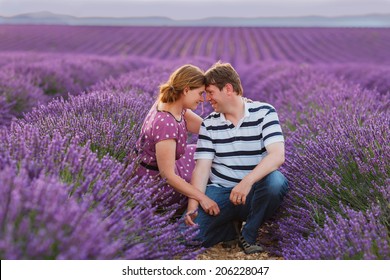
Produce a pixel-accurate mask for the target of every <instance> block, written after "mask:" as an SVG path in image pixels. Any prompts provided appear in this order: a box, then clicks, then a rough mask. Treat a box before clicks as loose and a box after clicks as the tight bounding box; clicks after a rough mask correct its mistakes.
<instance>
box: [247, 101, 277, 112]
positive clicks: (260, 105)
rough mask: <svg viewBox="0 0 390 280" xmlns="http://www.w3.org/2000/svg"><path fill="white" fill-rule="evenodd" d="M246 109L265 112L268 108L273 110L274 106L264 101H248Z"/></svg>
mask: <svg viewBox="0 0 390 280" xmlns="http://www.w3.org/2000/svg"><path fill="white" fill-rule="evenodd" d="M248 110H249V112H250V113H256V112H257V113H260V114H261V113H263V114H265V113H267V112H269V111H270V110H275V107H274V106H272V105H271V104H269V103H266V102H260V101H253V102H249V103H248Z"/></svg>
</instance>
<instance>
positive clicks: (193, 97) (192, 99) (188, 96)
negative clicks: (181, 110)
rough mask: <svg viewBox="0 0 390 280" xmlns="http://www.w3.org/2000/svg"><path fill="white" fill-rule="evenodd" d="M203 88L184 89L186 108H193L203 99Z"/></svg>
mask: <svg viewBox="0 0 390 280" xmlns="http://www.w3.org/2000/svg"><path fill="white" fill-rule="evenodd" d="M204 90H205V87H204V86H201V87H199V88H195V89H190V90H188V91H184V106H185V107H186V108H188V109H191V110H195V109H196V108H197V107H198V104H199V103H200V102H203V101H204V96H203V95H204Z"/></svg>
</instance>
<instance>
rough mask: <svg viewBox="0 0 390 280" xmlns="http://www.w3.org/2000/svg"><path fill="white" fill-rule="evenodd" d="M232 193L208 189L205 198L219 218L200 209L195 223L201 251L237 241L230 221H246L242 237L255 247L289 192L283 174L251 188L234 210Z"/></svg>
mask: <svg viewBox="0 0 390 280" xmlns="http://www.w3.org/2000/svg"><path fill="white" fill-rule="evenodd" d="M231 190H232V189H230V188H224V187H220V186H216V185H208V186H207V188H206V195H207V196H208V197H210V198H211V199H212V200H214V201H215V202H216V203H217V204H218V206H219V209H220V214H219V215H218V216H211V215H208V214H207V213H205V212H204V211H203V209H201V208H199V214H198V216H197V217H196V219H195V222H196V223H197V224H198V225H199V230H200V231H199V234H198V236H197V239H198V240H199V241H201V242H202V245H203V246H204V247H210V246H213V245H215V244H217V243H219V242H222V241H229V240H233V239H235V238H236V236H237V234H236V231H235V229H234V225H233V221H235V220H241V221H246V223H245V225H244V227H243V229H242V235H243V237H244V238H245V240H246V241H247V242H248V243H250V244H254V243H255V242H256V238H257V235H258V230H259V228H260V226H261V224H262V223H263V222H264V221H265V220H266V219H267V218H269V217H270V216H272V214H274V212H275V211H276V209H277V208H278V207H279V205H280V204H281V202H282V199H283V197H284V196H285V195H286V193H287V190H288V182H287V179H286V178H285V177H284V175H283V174H282V173H280V172H279V171H277V170H276V171H273V172H271V173H270V174H268V175H267V176H266V177H264V178H263V179H262V180H260V181H258V182H256V183H255V184H253V186H252V189H251V191H250V192H249V194H248V196H247V199H246V203H245V205H237V206H235V205H234V204H233V203H232V202H231V201H230V199H229V196H230V192H231Z"/></svg>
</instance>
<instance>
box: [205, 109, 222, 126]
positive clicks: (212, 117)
mask: <svg viewBox="0 0 390 280" xmlns="http://www.w3.org/2000/svg"><path fill="white" fill-rule="evenodd" d="M220 118H221V113H217V112H212V113H210V114H209V115H208V116H207V117H205V118H204V119H203V122H204V123H205V124H206V125H207V124H212V123H214V122H218V121H219V120H220Z"/></svg>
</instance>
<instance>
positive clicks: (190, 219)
mask: <svg viewBox="0 0 390 280" xmlns="http://www.w3.org/2000/svg"><path fill="white" fill-rule="evenodd" d="M196 216H198V208H195V209H193V210H191V209H190V208H188V209H187V213H186V215H185V218H184V222H185V224H186V225H187V226H194V225H195V222H194V220H195V218H196Z"/></svg>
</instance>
